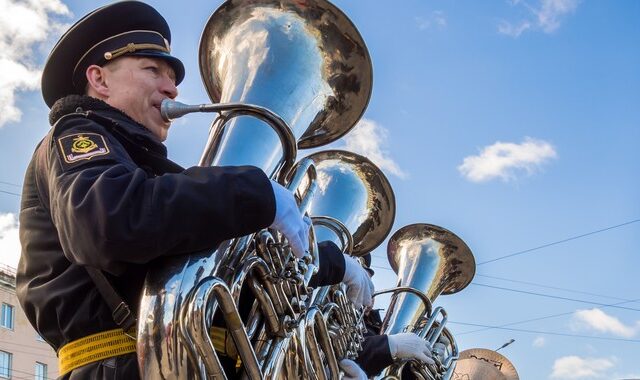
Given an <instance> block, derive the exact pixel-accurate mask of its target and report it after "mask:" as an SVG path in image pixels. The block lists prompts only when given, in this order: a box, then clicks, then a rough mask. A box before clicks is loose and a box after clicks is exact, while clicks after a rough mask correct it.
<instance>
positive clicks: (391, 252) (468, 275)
mask: <svg viewBox="0 0 640 380" xmlns="http://www.w3.org/2000/svg"><path fill="white" fill-rule="evenodd" d="M416 230H417V231H419V232H421V233H424V232H429V233H431V231H435V232H439V233H441V234H444V235H445V236H446V237H447V239H448V240H449V241H452V242H453V243H454V245H455V246H456V247H460V249H459V250H457V251H456V255H455V256H456V257H457V258H458V259H461V261H462V262H463V263H465V264H466V265H465V266H466V267H467V269H469V270H468V271H466V272H463V273H462V275H461V276H459V277H458V278H457V280H458V281H456V282H455V283H456V284H457V286H453V284H454V283H450V284H449V285H448V286H447V287H446V288H445V289H444V290H443V291H442V293H441V294H443V295H448V294H455V293H457V292H459V291H461V290H463V289H464V288H466V287H467V286H468V285H469V284H470V283H471V281H472V280H473V277H474V276H475V274H476V260H475V257H474V256H473V252H471V249H470V248H469V246H468V245H467V243H465V242H464V240H462V239H461V238H460V237H459V236H458V235H456V234H455V233H453V232H451V231H449V230H448V229H446V228H444V227H440V226H438V225H435V224H429V223H414V224H409V225H406V226H404V227H402V228H400V229H399V230H397V231H396V232H395V233H394V234H393V235H392V236H391V238H389V242H388V243H387V258H388V260H389V264H390V265H391V269H393V271H394V272H395V273H396V274H398V266H399V263H398V259H399V258H398V256H397V255H396V254H395V252H396V250H395V249H394V245H395V244H396V242H397V241H398V240H401V238H402V237H403V236H405V235H407V234H408V233H409V232H415V231H416ZM451 258H452V257H447V258H446V259H451Z"/></svg>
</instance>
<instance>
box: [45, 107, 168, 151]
mask: <svg viewBox="0 0 640 380" xmlns="http://www.w3.org/2000/svg"><path fill="white" fill-rule="evenodd" d="M87 111H91V112H95V113H97V114H99V115H100V116H102V117H105V118H108V119H110V120H111V121H112V122H113V123H114V124H116V125H118V126H120V127H121V129H122V132H125V133H126V134H128V135H129V136H130V137H131V138H133V139H134V141H135V142H136V143H138V144H141V145H143V146H144V147H145V148H147V149H150V150H153V151H155V152H157V153H160V154H162V155H163V156H165V157H166V156H167V148H166V147H165V146H164V144H163V143H162V142H161V141H160V140H159V139H158V138H157V137H156V136H155V135H154V134H153V133H151V131H149V130H148V129H147V128H145V126H144V125H142V124H140V123H138V122H137V121H135V120H133V119H132V118H130V117H129V116H127V114H125V113H124V112H122V111H121V110H119V109H117V108H115V107H112V106H110V105H109V104H107V103H105V102H104V101H102V100H100V99H97V98H94V97H91V96H86V95H68V96H66V97H64V98H61V99H58V101H56V102H55V103H54V105H53V106H52V107H51V111H50V112H49V123H50V124H51V125H54V124H55V123H56V122H57V121H58V120H59V119H60V118H62V117H63V116H65V115H68V114H71V113H79V112H87Z"/></svg>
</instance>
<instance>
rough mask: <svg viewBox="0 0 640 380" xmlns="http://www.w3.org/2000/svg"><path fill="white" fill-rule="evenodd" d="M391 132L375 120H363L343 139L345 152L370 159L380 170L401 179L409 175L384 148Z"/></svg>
mask: <svg viewBox="0 0 640 380" xmlns="http://www.w3.org/2000/svg"><path fill="white" fill-rule="evenodd" d="M388 134H389V132H388V131H387V130H386V129H385V128H384V127H383V126H381V125H379V124H378V123H376V122H375V121H373V120H368V119H361V120H360V122H358V124H357V125H356V126H355V127H354V128H353V129H352V130H351V131H350V132H349V133H348V134H347V135H346V136H345V137H344V138H343V141H344V146H343V147H342V148H344V149H345V150H348V151H351V152H355V153H358V154H360V155H362V156H365V157H367V158H368V159H370V160H371V161H372V162H373V163H374V164H376V165H377V166H378V167H379V168H380V169H382V170H383V171H385V172H387V173H391V174H393V175H396V176H398V177H400V178H406V177H407V173H406V172H404V171H403V170H402V169H401V168H400V166H399V165H398V164H397V163H396V162H395V161H393V159H392V158H391V156H390V155H389V152H388V151H387V150H386V149H385V148H384V142H385V141H386V140H387V136H388Z"/></svg>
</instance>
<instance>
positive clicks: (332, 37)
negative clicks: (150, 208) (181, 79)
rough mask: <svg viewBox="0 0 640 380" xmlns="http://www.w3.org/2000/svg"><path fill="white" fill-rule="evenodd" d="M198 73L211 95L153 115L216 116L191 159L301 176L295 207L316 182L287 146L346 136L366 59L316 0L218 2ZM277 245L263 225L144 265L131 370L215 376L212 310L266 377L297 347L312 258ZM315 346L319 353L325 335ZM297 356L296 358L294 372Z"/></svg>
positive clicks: (308, 164)
mask: <svg viewBox="0 0 640 380" xmlns="http://www.w3.org/2000/svg"><path fill="white" fill-rule="evenodd" d="M200 72H201V75H202V79H203V81H204V83H205V87H206V89H207V92H208V94H209V97H210V98H211V100H212V101H213V102H214V103H218V102H222V103H220V104H209V105H199V106H189V105H184V104H181V103H177V102H171V101H165V102H163V105H162V114H163V117H164V118H165V119H166V120H171V119H174V118H176V117H180V116H182V115H184V114H187V113H190V112H216V113H218V114H219V117H218V118H217V119H216V120H215V121H214V122H213V124H212V127H211V132H210V135H209V139H208V141H207V143H206V146H205V149H204V152H203V155H202V158H201V160H200V165H203V166H207V165H212V164H214V165H246V164H251V165H255V166H258V167H260V168H262V169H263V170H264V171H265V172H266V173H267V174H268V175H270V176H271V178H273V179H277V180H279V181H280V182H281V183H283V184H286V185H288V186H289V188H290V189H292V190H296V189H298V188H300V187H301V183H302V182H304V181H305V179H306V181H307V186H306V187H305V189H306V191H301V192H303V193H304V194H303V195H301V197H300V198H301V199H300V209H301V212H305V209H306V208H307V206H308V205H309V202H310V201H311V199H313V194H314V191H315V188H317V185H316V184H315V169H314V166H313V162H312V161H311V160H303V161H302V162H301V163H300V164H299V165H298V166H297V169H296V170H295V171H292V170H291V168H292V166H293V164H294V161H295V158H296V154H297V147H301V148H309V147H316V146H321V145H324V144H327V143H330V142H332V141H334V140H336V139H337V138H339V137H341V136H342V135H344V134H345V133H347V132H348V131H349V130H350V129H351V128H352V127H353V126H354V125H355V123H356V122H357V121H358V119H359V118H360V117H361V115H362V114H363V112H364V110H365V108H366V106H367V103H368V101H369V98H370V95H371V85H372V68H371V61H370V58H369V54H368V51H367V49H366V46H365V45H364V42H363V40H362V37H361V36H360V34H359V33H358V31H357V30H356V29H355V27H354V26H353V24H352V23H351V21H350V20H349V19H348V18H347V17H346V16H345V15H344V14H343V13H342V12H341V11H340V10H339V9H337V8H336V7H335V6H333V5H332V4H330V3H329V2H327V1H324V0H313V1H296V0H251V1H250V0H230V1H227V2H225V3H224V4H222V6H221V7H220V8H219V9H218V10H216V11H215V13H214V14H213V15H212V16H211V18H210V19H209V21H208V23H207V25H206V27H205V29H204V31H203V34H202V38H201V42H200ZM212 228H215V227H212ZM311 241H312V245H313V242H314V239H313V234H312V236H311ZM283 243H284V242H283V241H282V238H281V237H280V236H279V234H278V232H277V231H270V230H263V231H257V232H256V233H255V234H252V235H250V236H245V237H240V238H237V239H232V240H229V241H226V242H223V243H222V244H220V246H219V247H218V248H217V249H215V250H213V251H204V252H196V253H192V254H189V255H184V256H174V257H166V258H163V259H161V260H158V261H157V262H156V263H154V265H153V266H152V268H151V269H150V270H149V273H148V275H147V278H146V280H145V286H144V290H143V297H142V299H141V302H140V305H139V318H138V330H137V353H138V362H139V368H140V373H141V376H142V378H143V379H152V378H153V379H155V378H163V379H177V378H212V377H213V378H217V377H219V378H224V377H225V375H224V373H223V372H222V370H221V365H220V361H219V359H218V357H217V354H216V352H215V349H214V346H213V342H212V338H211V336H210V331H209V328H210V327H211V322H212V318H213V315H214V314H215V313H216V312H217V311H222V314H224V316H225V321H226V324H227V328H228V331H229V332H230V334H231V336H232V337H233V341H234V343H235V346H236V347H237V350H238V353H239V356H240V359H241V360H242V363H243V367H244V369H245V373H246V374H247V375H248V376H249V378H251V379H259V378H263V377H267V378H274V377H276V375H278V374H279V371H280V370H281V369H282V368H283V363H285V358H286V356H287V353H290V352H291V349H290V348H291V347H294V346H295V347H298V348H300V347H304V346H305V344H304V338H305V336H304V334H303V333H302V331H301V330H302V327H304V326H303V325H301V324H300V323H301V322H300V321H302V320H304V317H305V315H306V316H309V315H310V314H312V313H310V312H309V310H310V309H309V306H310V302H311V294H310V291H309V289H308V288H307V286H306V285H307V282H308V280H309V278H310V275H311V274H312V273H313V270H314V267H315V266H316V265H317V257H315V258H314V261H302V260H295V259H291V253H290V252H289V251H288V249H287V248H286V245H285V244H283ZM244 285H246V286H248V287H249V288H250V289H251V290H252V291H253V293H254V295H255V297H256V300H257V301H256V302H255V303H254V305H253V308H252V312H251V314H250V316H249V319H248V320H246V323H244V322H243V321H242V320H241V316H240V314H239V312H238V308H237V303H238V299H239V293H240V288H241V287H242V286H244ZM316 314H317V313H315V314H314V316H313V318H312V320H313V321H315V320H319V319H320V318H317V317H315V315H316ZM319 330H322V327H320V328H319ZM296 341H297V342H298V344H297V345H293V343H295V342H296ZM318 344H319V345H321V348H322V350H323V351H325V352H327V351H329V350H330V347H329V346H328V344H327V341H326V340H325V341H323V342H320V343H318ZM309 360H310V359H309V358H308V355H307V354H306V353H304V352H302V353H301V354H300V355H299V356H298V361H301V362H302V367H303V370H304V367H305V365H307V364H308V363H307V362H308V361H309ZM333 364H334V365H332V374H336V373H337V368H336V366H335V362H334V363H333ZM292 368H293V367H292Z"/></svg>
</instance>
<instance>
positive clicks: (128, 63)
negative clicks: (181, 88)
mask: <svg viewBox="0 0 640 380" xmlns="http://www.w3.org/2000/svg"><path fill="white" fill-rule="evenodd" d="M104 68H105V69H106V74H105V80H106V84H107V86H108V87H109V96H108V97H107V99H106V102H107V103H108V104H110V105H111V106H113V107H115V108H118V109H119V110H121V111H123V112H124V113H126V114H127V115H128V116H129V117H131V118H132V119H133V120H135V121H137V122H138V123H140V124H142V125H144V126H145V127H146V128H147V129H148V130H150V131H151V132H152V133H153V134H154V135H155V136H156V137H158V139H160V141H164V140H165V139H166V138H167V133H168V131H169V127H170V126H171V123H169V122H165V121H164V120H162V116H161V115H160V104H161V103H162V100H164V99H166V98H170V99H174V98H175V97H176V96H177V95H178V89H177V88H176V84H175V83H176V80H175V73H174V72H173V69H172V68H171V66H169V64H168V63H167V62H165V61H164V60H162V59H156V58H145V57H122V58H118V60H117V61H115V62H113V64H110V65H106V66H105V67H104Z"/></svg>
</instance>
